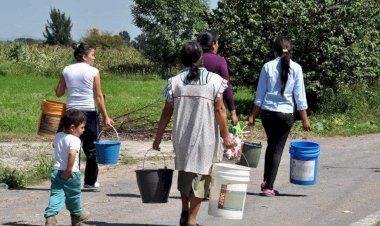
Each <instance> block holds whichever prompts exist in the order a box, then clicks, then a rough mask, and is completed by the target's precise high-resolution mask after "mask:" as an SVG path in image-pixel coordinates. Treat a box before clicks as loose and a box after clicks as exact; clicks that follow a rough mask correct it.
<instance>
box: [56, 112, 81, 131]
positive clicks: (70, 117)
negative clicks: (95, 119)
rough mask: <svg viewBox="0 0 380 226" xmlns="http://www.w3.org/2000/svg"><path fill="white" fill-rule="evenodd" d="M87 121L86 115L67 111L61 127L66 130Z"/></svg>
mask: <svg viewBox="0 0 380 226" xmlns="http://www.w3.org/2000/svg"><path fill="white" fill-rule="evenodd" d="M86 121H87V117H86V115H85V114H84V113H83V112H81V111H79V110H75V109H71V110H67V111H66V113H65V115H64V116H63V117H62V119H61V124H62V125H61V126H62V127H63V128H64V129H69V128H70V126H71V125H74V126H75V127H77V126H79V125H80V124H82V123H84V122H86Z"/></svg>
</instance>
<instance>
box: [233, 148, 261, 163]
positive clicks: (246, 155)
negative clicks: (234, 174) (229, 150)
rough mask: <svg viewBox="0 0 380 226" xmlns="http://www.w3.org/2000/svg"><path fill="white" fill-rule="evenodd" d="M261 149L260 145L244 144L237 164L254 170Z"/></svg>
mask: <svg viewBox="0 0 380 226" xmlns="http://www.w3.org/2000/svg"><path fill="white" fill-rule="evenodd" d="M261 147H262V145H261V143H254V142H244V144H243V152H242V153H243V154H242V156H241V157H240V161H239V162H238V163H237V164H238V165H242V166H248V167H253V168H256V167H257V165H258V164H259V160H260V155H261Z"/></svg>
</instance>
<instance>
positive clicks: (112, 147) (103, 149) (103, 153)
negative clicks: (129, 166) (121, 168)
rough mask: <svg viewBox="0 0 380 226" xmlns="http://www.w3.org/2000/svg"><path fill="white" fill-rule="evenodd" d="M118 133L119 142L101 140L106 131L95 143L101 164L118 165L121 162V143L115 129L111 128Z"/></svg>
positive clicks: (97, 156)
mask: <svg viewBox="0 0 380 226" xmlns="http://www.w3.org/2000/svg"><path fill="white" fill-rule="evenodd" d="M111 127H112V128H113V130H114V131H115V133H116V136H117V140H99V138H100V135H101V134H102V132H103V131H104V129H103V130H102V131H101V132H100V133H99V136H98V140H97V141H95V142H94V144H95V149H96V159H97V160H98V163H99V164H116V163H117V161H118V160H119V151H120V141H119V134H118V133H117V131H116V129H115V127H113V126H111Z"/></svg>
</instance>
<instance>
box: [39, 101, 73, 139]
mask: <svg viewBox="0 0 380 226" xmlns="http://www.w3.org/2000/svg"><path fill="white" fill-rule="evenodd" d="M65 112H66V104H65V103H62V102H58V101H53V100H44V101H43V102H42V105H41V118H40V123H39V126H38V132H37V134H38V135H40V136H43V137H47V138H54V137H55V134H56V133H57V131H58V128H59V123H60V121H61V118H62V116H63V115H64V114H65Z"/></svg>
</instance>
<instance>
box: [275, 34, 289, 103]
mask: <svg viewBox="0 0 380 226" xmlns="http://www.w3.org/2000/svg"><path fill="white" fill-rule="evenodd" d="M273 47H274V51H275V52H277V54H278V56H281V95H282V96H284V93H285V88H286V83H287V82H288V78H289V71H290V50H291V44H290V41H289V40H288V39H287V38H285V37H279V38H277V39H276V41H275V43H274V46H273Z"/></svg>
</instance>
